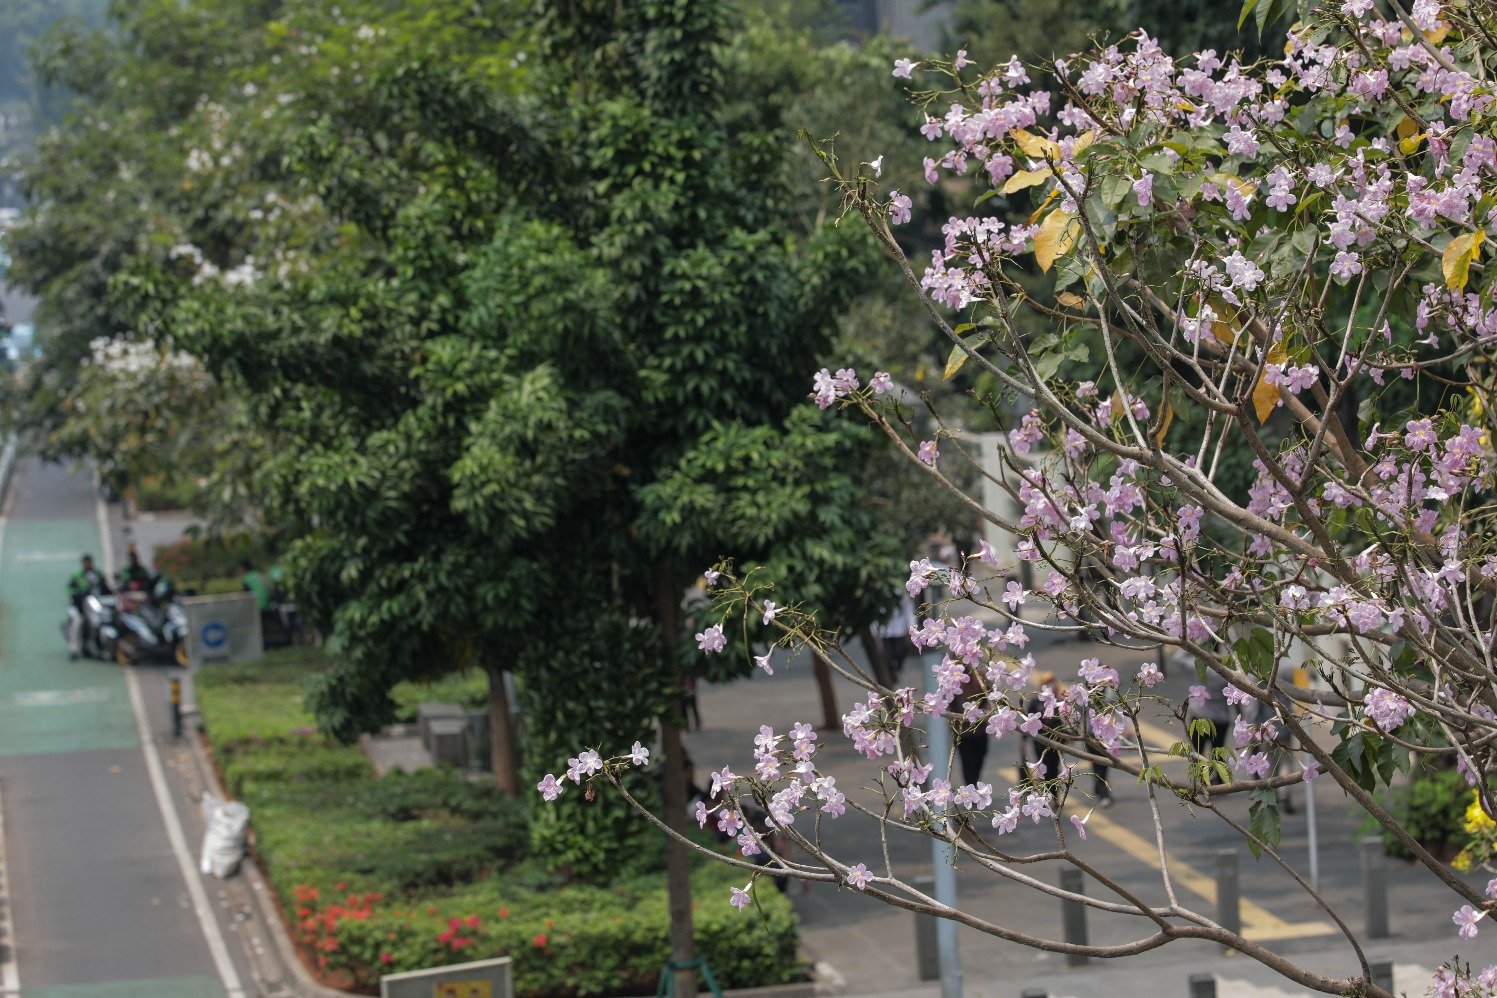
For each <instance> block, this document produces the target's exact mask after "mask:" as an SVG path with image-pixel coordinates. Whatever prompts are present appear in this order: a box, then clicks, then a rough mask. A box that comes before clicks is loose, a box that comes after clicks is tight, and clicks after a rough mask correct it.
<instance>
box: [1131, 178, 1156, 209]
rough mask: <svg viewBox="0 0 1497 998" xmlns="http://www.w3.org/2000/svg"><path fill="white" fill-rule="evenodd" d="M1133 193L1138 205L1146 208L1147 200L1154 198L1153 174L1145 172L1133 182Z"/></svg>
mask: <svg viewBox="0 0 1497 998" xmlns="http://www.w3.org/2000/svg"><path fill="white" fill-rule="evenodd" d="M1133 194H1134V196H1135V197H1137V198H1138V206H1139V207H1140V208H1147V207H1148V206H1149V202H1150V201H1151V200H1153V198H1154V175H1153V174H1152V173H1145V174H1144V175H1143V176H1142V177H1139V178H1138V179H1137V180H1135V181H1134V182H1133Z"/></svg>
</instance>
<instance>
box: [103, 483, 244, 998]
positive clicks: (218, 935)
mask: <svg viewBox="0 0 1497 998" xmlns="http://www.w3.org/2000/svg"><path fill="white" fill-rule="evenodd" d="M94 510H95V512H96V514H97V515H98V518H99V540H100V547H101V550H102V553H103V557H104V574H105V576H106V577H110V576H113V575H114V545H113V543H112V542H111V538H110V535H109V517H108V515H107V513H106V512H105V508H104V499H103V497H102V496H99V495H97V494H95V497H94ZM124 673H125V686H126V687H127V688H128V689H129V691H130V707H131V709H132V710H133V711H134V712H135V728H136V730H137V731H138V732H139V734H140V749H141V751H142V752H143V753H144V754H145V757H146V774H147V775H148V776H149V777H150V779H151V790H152V791H153V792H154V793H155V795H156V808H157V810H159V811H160V812H161V817H162V819H163V820H164V821H165V822H166V837H167V841H169V842H170V843H171V847H172V853H173V855H175V856H176V859H177V867H178V869H179V870H180V871H181V874H182V879H183V880H184V881H186V883H187V893H188V895H189V896H190V897H191V898H192V910H193V914H195V915H196V916H197V920H198V925H199V926H200V927H201V928H202V930H203V936H204V937H205V938H206V939H207V941H208V952H209V953H210V954H211V955H212V957H213V966H214V968H215V969H217V971H218V977H219V980H221V981H223V985H224V990H225V991H227V992H228V996H227V998H246V995H245V991H244V985H243V984H241V983H240V982H239V972H238V971H237V970H235V969H234V961H233V960H232V959H230V957H229V947H228V946H227V944H225V942H224V937H223V933H222V932H221V931H220V930H219V927H218V921H217V920H216V919H215V918H214V916H213V909H212V908H211V907H210V905H209V903H208V892H207V891H205V890H204V889H203V881H202V877H201V875H200V874H199V873H198V870H197V864H196V863H194V862H193V858H192V854H191V853H190V852H188V851H187V834H186V833H185V832H183V830H182V819H181V818H179V817H178V816H177V809H176V807H174V806H173V805H172V799H171V793H170V791H168V790H167V786H166V773H165V770H164V769H163V768H162V766H161V753H160V752H158V751H157V750H156V739H155V737H154V736H153V735H152V733H151V725H150V721H149V720H148V719H147V716H146V705H145V699H144V698H143V697H142V696H141V693H140V680H139V678H137V676H136V675H135V670H134V669H131V668H125V669H124Z"/></svg>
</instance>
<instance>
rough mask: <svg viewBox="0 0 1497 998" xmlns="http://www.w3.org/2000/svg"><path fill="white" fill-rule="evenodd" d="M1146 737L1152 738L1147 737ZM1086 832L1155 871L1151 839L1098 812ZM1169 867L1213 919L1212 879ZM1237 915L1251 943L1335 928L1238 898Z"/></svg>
mask: <svg viewBox="0 0 1497 998" xmlns="http://www.w3.org/2000/svg"><path fill="white" fill-rule="evenodd" d="M1146 733H1147V732H1146ZM1149 737H1150V738H1153V737H1154V736H1153V735H1152V734H1151V735H1149ZM1003 775H1004V776H1005V777H1007V778H1008V779H1010V780H1015V781H1016V780H1017V779H1018V770H1016V769H1014V768H1013V767H1011V766H1010V767H1008V768H1006V769H1004V770H1003ZM1067 810H1068V811H1069V812H1071V813H1075V814H1082V813H1084V812H1085V811H1086V810H1087V808H1085V807H1080V806H1077V805H1075V804H1073V805H1071V806H1070V807H1069V808H1068V809H1067ZM1086 828H1087V832H1088V833H1090V834H1095V835H1096V836H1097V837H1098V838H1100V839H1101V840H1102V841H1104V842H1106V843H1108V844H1109V845H1112V846H1115V847H1116V848H1118V849H1121V850H1122V851H1123V852H1125V853H1127V854H1128V855H1129V856H1131V857H1132V858H1134V859H1136V860H1138V861H1139V862H1141V863H1145V864H1147V865H1149V866H1151V867H1153V868H1154V869H1155V870H1158V869H1159V846H1158V844H1157V843H1155V842H1154V840H1153V839H1148V838H1145V837H1143V836H1142V835H1139V834H1138V833H1137V832H1135V831H1132V830H1131V829H1128V828H1124V827H1123V826H1122V825H1120V824H1118V823H1117V822H1116V821H1113V820H1112V819H1110V818H1108V817H1106V816H1105V815H1104V814H1103V813H1102V812H1101V811H1095V810H1094V811H1092V816H1091V817H1090V818H1088V819H1087V821H1086ZM1169 865H1170V881H1171V883H1173V884H1174V885H1175V887H1176V888H1177V889H1182V888H1183V889H1184V890H1187V891H1189V892H1190V893H1192V894H1194V895H1196V896H1197V897H1199V898H1201V899H1202V900H1203V901H1205V902H1206V904H1207V905H1208V906H1210V908H1211V909H1212V910H1211V911H1210V912H1207V914H1208V915H1210V916H1212V917H1215V914H1216V912H1215V908H1216V880H1215V878H1213V877H1209V876H1207V875H1206V874H1204V873H1202V872H1201V871H1200V870H1197V869H1196V868H1195V867H1193V866H1191V865H1190V864H1189V863H1186V862H1185V861H1183V860H1179V859H1171V860H1170V861H1169ZM1237 912H1238V914H1239V915H1240V916H1241V918H1242V935H1243V937H1244V938H1246V939H1250V940H1253V941H1254V942H1265V941H1268V940H1272V939H1295V938H1298V937H1300V936H1324V935H1329V934H1331V933H1333V932H1335V931H1336V928H1335V926H1333V925H1331V923H1329V922H1286V921H1285V920H1284V919H1282V918H1280V917H1279V916H1277V915H1275V914H1274V913H1273V912H1271V911H1269V910H1268V909H1267V908H1264V907H1263V906H1262V905H1260V904H1258V903H1257V902H1256V901H1250V900H1248V899H1247V898H1245V897H1242V896H1240V895H1239V897H1238V900H1237Z"/></svg>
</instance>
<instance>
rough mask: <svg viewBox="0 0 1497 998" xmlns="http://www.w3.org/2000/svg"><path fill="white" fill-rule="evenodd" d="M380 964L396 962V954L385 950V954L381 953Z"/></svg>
mask: <svg viewBox="0 0 1497 998" xmlns="http://www.w3.org/2000/svg"><path fill="white" fill-rule="evenodd" d="M379 962H380V963H394V962H395V954H394V953H391V952H390V951H389V950H385V951H384V952H383V953H381V954H380V955H379Z"/></svg>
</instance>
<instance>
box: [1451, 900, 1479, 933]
mask: <svg viewBox="0 0 1497 998" xmlns="http://www.w3.org/2000/svg"><path fill="white" fill-rule="evenodd" d="M1485 915H1486V912H1485V911H1477V910H1476V909H1475V908H1473V907H1471V906H1470V905H1469V904H1463V905H1461V907H1460V909H1459V910H1458V911H1457V912H1456V913H1455V914H1454V915H1452V916H1451V918H1450V920H1451V921H1452V922H1454V923H1455V924H1456V926H1457V930H1458V931H1459V933H1460V936H1461V938H1462V939H1475V938H1476V923H1477V922H1479V921H1481V920H1482V918H1483V917H1484V916H1485Z"/></svg>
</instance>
